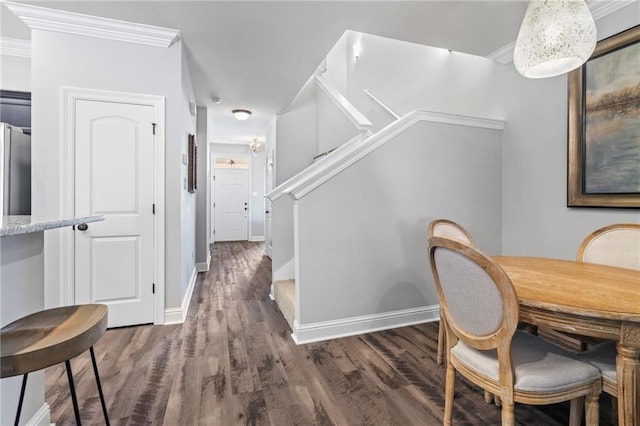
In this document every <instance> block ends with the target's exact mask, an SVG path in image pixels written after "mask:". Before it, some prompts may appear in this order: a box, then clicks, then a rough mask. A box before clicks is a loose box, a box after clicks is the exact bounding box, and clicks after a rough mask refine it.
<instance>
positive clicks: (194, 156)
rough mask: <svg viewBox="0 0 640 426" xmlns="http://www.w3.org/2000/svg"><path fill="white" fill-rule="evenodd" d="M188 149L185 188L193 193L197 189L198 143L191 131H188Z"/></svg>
mask: <svg viewBox="0 0 640 426" xmlns="http://www.w3.org/2000/svg"><path fill="white" fill-rule="evenodd" d="M188 149H189V151H188V154H187V156H188V162H187V164H188V165H187V190H188V191H189V192H191V193H193V192H196V190H197V189H198V168H197V164H198V144H197V143H196V136H195V135H194V134H192V133H189V148H188Z"/></svg>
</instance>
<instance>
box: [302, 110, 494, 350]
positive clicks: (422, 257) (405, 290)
mask: <svg viewBox="0 0 640 426" xmlns="http://www.w3.org/2000/svg"><path fill="white" fill-rule="evenodd" d="M500 152H501V131H499V130H489V129H484V128H475V127H466V126H459V125H451V124H442V123H432V122H419V123H417V124H415V125H414V126H412V127H410V128H409V129H407V130H406V131H404V132H403V133H402V134H400V135H399V136H397V137H396V138H395V139H393V140H391V141H390V142H388V143H387V144H385V145H383V146H382V147H380V148H378V149H377V150H376V151H374V152H372V153H371V154H369V155H368V156H366V157H364V158H362V159H361V160H360V161H358V162H357V163H355V164H354V165H352V166H351V167H349V168H348V169H346V170H344V171H343V172H342V173H340V174H338V175H337V176H335V177H334V178H333V179H331V180H329V181H327V182H326V183H325V184H323V185H322V186H320V187H318V188H316V190H314V191H312V192H311V193H309V194H308V195H306V196H305V197H303V198H302V199H300V200H299V201H298V208H297V221H298V225H299V226H298V235H297V238H298V247H299V251H298V253H297V256H298V271H297V277H296V278H297V283H298V298H299V299H298V300H299V312H300V315H299V317H298V318H297V321H298V323H299V324H298V332H299V335H298V338H299V339H300V340H301V341H304V340H305V331H307V330H311V329H313V337H312V339H313V340H316V339H322V338H328V337H332V334H335V331H336V328H335V327H333V328H332V325H335V324H336V321H342V322H349V321H352V322H353V324H352V325H353V327H352V328H351V329H348V330H346V329H344V328H343V330H346V332H347V333H351V332H364V331H368V330H369V329H371V328H372V327H373V328H375V321H374V322H373V323H372V322H369V323H367V324H364V323H362V321H361V319H362V318H372V317H376V316H378V317H379V316H385V317H387V319H389V318H390V319H391V324H392V325H393V320H394V319H393V318H392V317H393V316H394V315H395V313H400V314H399V315H400V317H402V315H404V313H406V312H412V313H415V314H416V315H414V316H413V317H412V318H413V319H416V318H418V319H422V320H423V321H424V320H427V319H431V317H433V318H436V317H437V304H438V299H437V295H436V291H435V286H434V284H433V280H432V276H431V271H430V269H429V261H428V256H427V246H426V229H427V225H428V223H429V221H430V220H431V219H434V218H439V217H446V218H450V219H453V220H456V221H458V222H459V223H461V224H462V225H463V226H465V227H466V228H467V229H468V230H469V231H470V232H471V234H472V235H473V237H474V239H475V240H476V241H477V243H478V245H479V246H480V248H481V249H482V250H483V251H485V252H486V253H489V254H496V253H500V249H501V246H500V244H501V232H500V230H501V169H500V164H501V155H500ZM398 321H400V322H402V321H403V318H399V319H398ZM322 324H325V325H326V327H324V326H323V325H322ZM372 324H374V325H373V326H372ZM395 325H398V324H395ZM323 327H324V329H323ZM323 333H324V334H323Z"/></svg>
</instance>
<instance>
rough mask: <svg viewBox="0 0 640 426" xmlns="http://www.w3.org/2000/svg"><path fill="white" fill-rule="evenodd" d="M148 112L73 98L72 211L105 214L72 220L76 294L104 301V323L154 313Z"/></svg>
mask: <svg viewBox="0 0 640 426" xmlns="http://www.w3.org/2000/svg"><path fill="white" fill-rule="evenodd" d="M153 118H154V108H153V106H151V105H136V104H130V103H117V102H104V101H92V100H80V99H79V100H77V101H76V105H75V135H74V136H75V214H76V216H85V215H104V216H105V220H104V221H103V222H95V223H90V224H88V225H87V226H88V228H87V229H86V230H81V229H80V227H76V232H75V300H76V303H104V304H106V305H108V306H109V326H110V327H115V326H124V325H133V324H143V323H150V322H153V320H154V309H153V302H154V296H153V268H154V264H153V244H154V217H153V209H154V206H153V203H154V197H153V193H154V178H153V174H154V169H153V158H154V143H153V142H154V136H153V125H152V122H153Z"/></svg>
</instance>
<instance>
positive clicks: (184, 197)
mask: <svg viewBox="0 0 640 426" xmlns="http://www.w3.org/2000/svg"><path fill="white" fill-rule="evenodd" d="M180 59H181V68H180V81H181V85H182V104H181V105H180V107H181V108H180V112H181V114H182V129H181V130H182V132H181V137H182V139H181V141H182V154H181V155H180V159H182V158H183V155H184V154H187V155H188V153H189V134H193V135H195V134H196V111H193V109H192V105H193V106H194V107H195V102H196V101H195V94H194V92H193V84H192V82H191V74H190V73H189V67H188V65H187V58H186V52H185V51H184V50H183V49H181V55H180ZM196 143H197V141H196ZM181 163H182V183H183V185H182V192H181V203H182V205H181V209H180V212H181V220H180V223H181V224H182V229H181V237H182V246H181V261H180V265H181V266H182V275H181V279H180V282H181V286H180V293H179V294H178V295H177V296H179V297H180V306H185V305H186V306H188V303H189V301H185V300H184V298H185V297H187V296H189V295H190V294H191V292H190V291H189V286H192V285H194V284H195V276H196V198H197V192H189V191H188V190H187V188H185V185H184V183H185V180H186V179H187V177H188V166H187V165H185V164H183V163H184V162H182V161H181ZM196 170H197V169H196ZM174 297H175V296H174ZM171 300H173V298H172V299H171Z"/></svg>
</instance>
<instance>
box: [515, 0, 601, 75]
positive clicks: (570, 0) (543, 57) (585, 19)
mask: <svg viewBox="0 0 640 426" xmlns="http://www.w3.org/2000/svg"><path fill="white" fill-rule="evenodd" d="M596 42H597V33H596V24H595V22H594V21H593V17H592V16H591V12H589V8H588V7H587V5H586V4H585V2H584V0H530V1H529V6H528V7H527V12H526V13H525V15H524V19H523V20H522V26H521V27H520V33H519V34H518V39H517V40H516V47H515V49H514V53H513V63H514V65H515V67H516V69H517V70H518V72H519V73H520V74H522V75H523V76H525V77H528V78H545V77H553V76H556V75H560V74H564V73H567V72H569V71H571V70H573V69H576V68H578V67H579V66H581V65H582V64H584V63H585V62H586V61H587V59H589V57H590V56H591V54H592V53H593V49H595V47H596Z"/></svg>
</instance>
